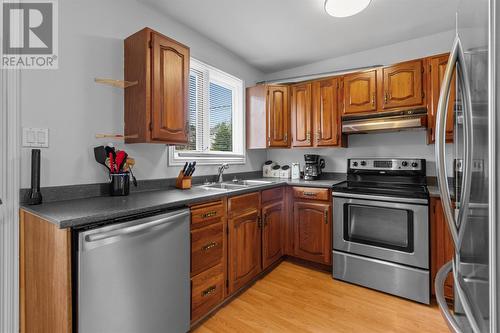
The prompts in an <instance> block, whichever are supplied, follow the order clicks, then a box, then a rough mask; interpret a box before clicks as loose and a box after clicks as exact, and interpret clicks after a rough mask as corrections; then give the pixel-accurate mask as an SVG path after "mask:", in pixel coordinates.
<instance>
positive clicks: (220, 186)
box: [201, 183, 248, 191]
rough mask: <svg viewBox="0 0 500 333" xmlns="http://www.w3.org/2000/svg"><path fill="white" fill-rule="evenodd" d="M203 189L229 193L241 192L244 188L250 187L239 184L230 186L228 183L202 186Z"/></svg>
mask: <svg viewBox="0 0 500 333" xmlns="http://www.w3.org/2000/svg"><path fill="white" fill-rule="evenodd" d="M201 187H203V188H205V189H211V190H223V191H229V190H239V189H242V188H246V187H248V186H246V185H239V184H228V183H214V184H208V185H202V186H201Z"/></svg>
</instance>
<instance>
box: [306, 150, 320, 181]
mask: <svg viewBox="0 0 500 333" xmlns="http://www.w3.org/2000/svg"><path fill="white" fill-rule="evenodd" d="M304 160H305V162H306V165H305V166H304V179H305V180H316V179H318V178H319V176H320V175H321V169H324V168H325V160H324V159H322V158H319V155H312V154H307V155H304Z"/></svg>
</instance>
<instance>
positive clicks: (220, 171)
mask: <svg viewBox="0 0 500 333" xmlns="http://www.w3.org/2000/svg"><path fill="white" fill-rule="evenodd" d="M228 168H229V164H227V163H222V165H221V166H220V167H219V175H218V182H219V183H222V182H223V181H224V179H223V177H222V174H223V173H224V170H225V169H228Z"/></svg>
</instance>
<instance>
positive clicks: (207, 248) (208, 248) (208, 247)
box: [201, 242, 218, 251]
mask: <svg viewBox="0 0 500 333" xmlns="http://www.w3.org/2000/svg"><path fill="white" fill-rule="evenodd" d="M217 245H218V244H217V242H211V243H208V244H207V245H203V246H202V247H201V250H202V251H208V250H210V249H212V248H214V247H216V246H217Z"/></svg>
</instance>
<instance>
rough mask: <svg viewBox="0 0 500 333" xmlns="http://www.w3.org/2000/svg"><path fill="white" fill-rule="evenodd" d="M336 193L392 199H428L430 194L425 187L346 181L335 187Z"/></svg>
mask: <svg viewBox="0 0 500 333" xmlns="http://www.w3.org/2000/svg"><path fill="white" fill-rule="evenodd" d="M333 191H334V192H339V193H353V194H366V195H379V196H390V197H404V198H419V199H427V198H428V197H429V193H428V191H427V187H426V186H425V185H415V184H393V183H382V182H355V181H344V182H342V183H339V184H337V185H334V186H333Z"/></svg>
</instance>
